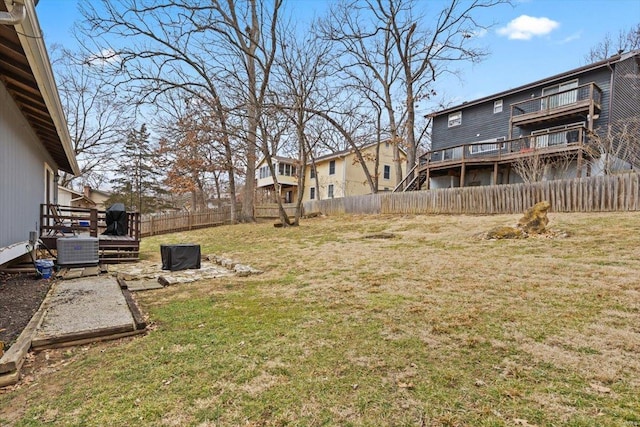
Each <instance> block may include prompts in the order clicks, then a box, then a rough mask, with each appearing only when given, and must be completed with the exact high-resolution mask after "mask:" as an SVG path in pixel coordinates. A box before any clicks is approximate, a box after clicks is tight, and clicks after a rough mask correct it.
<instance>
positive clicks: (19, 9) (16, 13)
mask: <svg viewBox="0 0 640 427" xmlns="http://www.w3.org/2000/svg"><path fill="white" fill-rule="evenodd" d="M26 16H27V11H26V10H25V8H24V4H22V3H16V2H14V3H13V8H12V9H11V12H0V24H2V25H17V24H19V23H21V22H22V21H24V18H25V17H26Z"/></svg>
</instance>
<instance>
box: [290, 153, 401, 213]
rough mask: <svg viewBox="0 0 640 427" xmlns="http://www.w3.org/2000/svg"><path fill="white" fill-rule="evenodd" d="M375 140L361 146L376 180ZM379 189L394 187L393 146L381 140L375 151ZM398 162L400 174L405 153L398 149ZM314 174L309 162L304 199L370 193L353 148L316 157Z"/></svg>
mask: <svg viewBox="0 0 640 427" xmlns="http://www.w3.org/2000/svg"><path fill="white" fill-rule="evenodd" d="M376 146H377V143H370V144H367V145H365V146H363V147H361V148H360V151H361V153H362V157H363V158H364V160H365V162H366V164H367V168H368V169H369V173H370V174H371V177H372V178H373V179H374V180H375V176H374V173H375V159H376ZM378 157H379V159H380V161H379V164H378V192H382V191H393V189H394V187H395V186H396V182H397V180H396V167H395V163H394V160H393V145H392V144H390V143H389V142H382V143H381V144H380V150H379V153H378ZM400 165H401V167H402V174H403V176H404V174H405V173H406V171H407V155H406V153H405V152H404V151H403V150H402V149H400ZM315 166H316V168H315V174H317V179H316V176H315V175H314V173H312V172H314V171H313V168H312V165H311V164H309V165H307V167H306V170H305V174H306V176H305V189H304V195H303V198H302V201H303V202H306V201H308V200H319V199H332V198H337V197H347V196H359V195H363V194H371V187H370V186H369V183H368V182H367V177H366V175H365V173H364V170H363V168H362V165H361V164H360V162H359V161H358V157H357V155H356V153H355V150H353V149H349V150H344V151H340V152H337V153H331V154H327V155H324V156H321V157H318V158H317V159H316V160H315Z"/></svg>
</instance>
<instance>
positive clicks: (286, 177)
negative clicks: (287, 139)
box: [256, 156, 299, 203]
mask: <svg viewBox="0 0 640 427" xmlns="http://www.w3.org/2000/svg"><path fill="white" fill-rule="evenodd" d="M271 159H272V161H273V166H274V169H275V171H276V174H277V177H276V178H277V181H278V186H279V188H278V189H277V190H276V188H275V181H274V179H273V176H272V175H271V170H270V169H269V165H267V160H266V159H262V160H261V161H260V163H258V166H257V168H256V199H257V201H258V202H259V203H275V202H276V200H277V199H276V197H280V198H281V199H282V201H283V202H284V203H295V202H296V200H297V197H298V169H299V168H298V161H297V160H296V159H291V158H288V157H280V156H273V157H272V158H271Z"/></svg>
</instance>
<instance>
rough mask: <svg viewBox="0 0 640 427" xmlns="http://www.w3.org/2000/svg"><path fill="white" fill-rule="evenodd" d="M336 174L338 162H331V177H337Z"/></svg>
mask: <svg viewBox="0 0 640 427" xmlns="http://www.w3.org/2000/svg"><path fill="white" fill-rule="evenodd" d="M335 173H336V161H335V160H331V161H330V162H329V175H335Z"/></svg>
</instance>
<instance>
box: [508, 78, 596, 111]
mask: <svg viewBox="0 0 640 427" xmlns="http://www.w3.org/2000/svg"><path fill="white" fill-rule="evenodd" d="M601 101H602V89H600V88H599V87H598V85H596V84H595V83H588V84H585V85H582V86H578V87H576V88H573V89H568V90H563V91H561V92H557V93H554V94H551V95H545V96H539V97H536V98H531V99H527V100H526V101H521V102H516V103H515V104H511V117H512V118H517V117H518V116H523V115H527V114H534V113H541V112H547V113H549V114H551V113H553V110H557V109H560V108H563V107H566V106H569V105H572V104H578V103H581V102H584V103H586V104H589V103H591V102H593V103H594V104H595V105H597V106H599V105H600V102H601Z"/></svg>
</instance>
